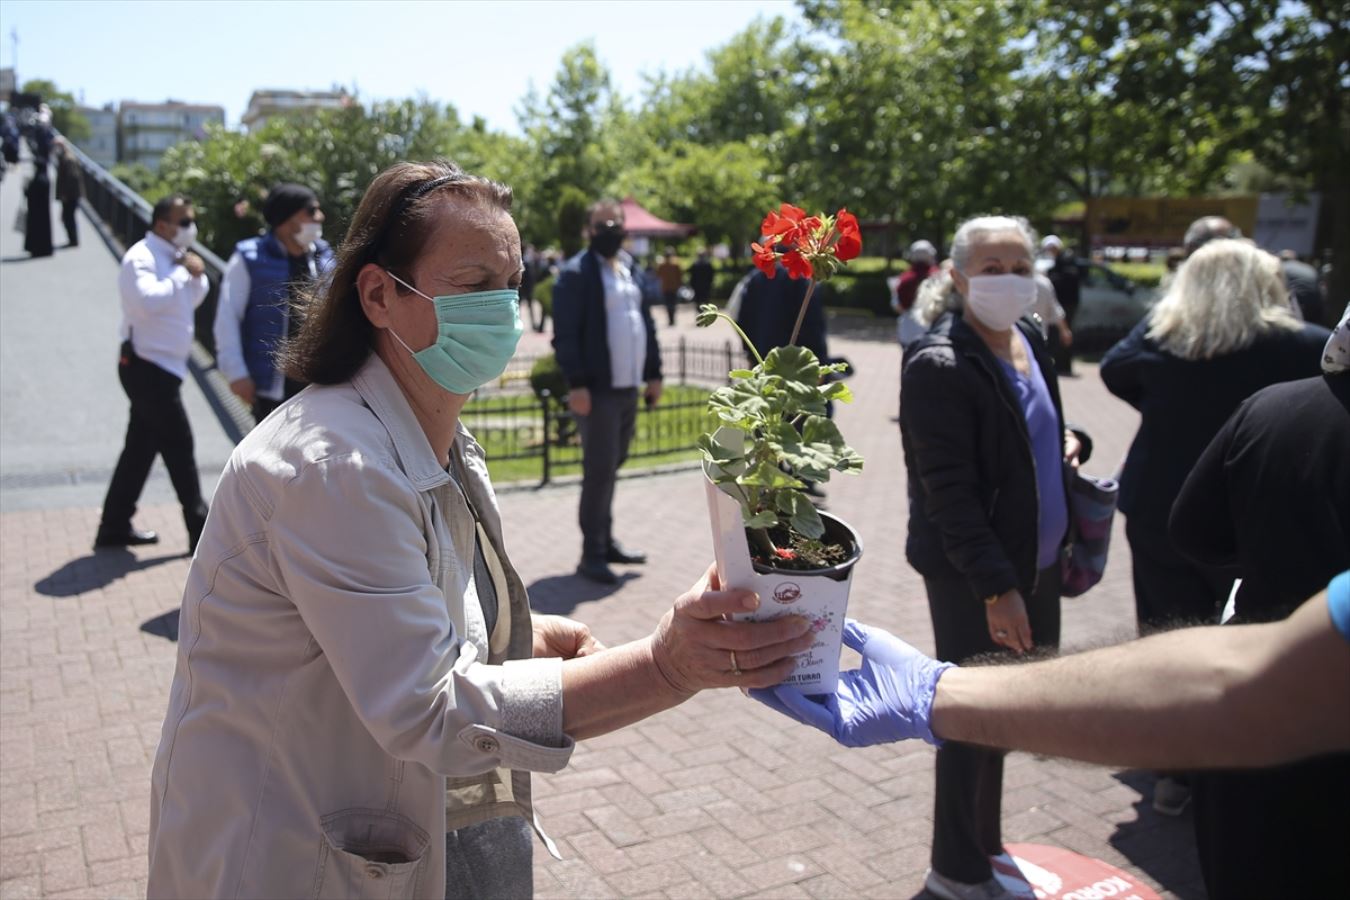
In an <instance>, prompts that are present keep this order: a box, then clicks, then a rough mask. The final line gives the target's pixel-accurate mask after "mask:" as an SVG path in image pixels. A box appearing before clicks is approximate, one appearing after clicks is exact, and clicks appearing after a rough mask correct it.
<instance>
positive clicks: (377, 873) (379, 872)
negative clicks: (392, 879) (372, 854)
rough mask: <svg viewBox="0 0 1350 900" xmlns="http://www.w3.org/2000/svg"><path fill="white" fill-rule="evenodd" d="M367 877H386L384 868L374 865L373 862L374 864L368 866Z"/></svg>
mask: <svg viewBox="0 0 1350 900" xmlns="http://www.w3.org/2000/svg"><path fill="white" fill-rule="evenodd" d="M366 877H367V878H383V877H384V869H381V868H380V867H379V866H377V865H373V864H372V865H369V866H366Z"/></svg>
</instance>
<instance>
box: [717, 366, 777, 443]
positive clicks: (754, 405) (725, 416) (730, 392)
mask: <svg viewBox="0 0 1350 900" xmlns="http://www.w3.org/2000/svg"><path fill="white" fill-rule="evenodd" d="M762 389H763V384H762V380H761V379H758V378H748V379H743V380H740V381H734V382H732V383H731V384H728V385H723V386H722V387H720V388H718V389H717V390H715V391H713V392H712V396H710V397H709V398H708V412H710V413H712V414H713V415H715V416H717V417H718V418H719V419H721V420H722V421H724V422H728V423H730V424H732V425H740V426H742V427H743V429H744V430H747V431H748V430H750V429H752V428H754V427H755V425H756V424H758V423H760V422H763V421H765V420H766V419H767V418H768V417H769V415H770V414H771V412H772V409H773V408H772V407H771V406H770V404H769V402H768V400H766V399H765V398H764V397H763V395H762Z"/></svg>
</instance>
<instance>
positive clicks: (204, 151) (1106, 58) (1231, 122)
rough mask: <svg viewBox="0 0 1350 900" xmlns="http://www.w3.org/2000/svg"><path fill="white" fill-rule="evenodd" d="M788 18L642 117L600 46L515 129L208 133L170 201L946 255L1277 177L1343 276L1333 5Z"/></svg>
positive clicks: (404, 110) (382, 126)
mask: <svg viewBox="0 0 1350 900" xmlns="http://www.w3.org/2000/svg"><path fill="white" fill-rule="evenodd" d="M798 3H799V6H800V8H801V10H802V13H803V20H804V22H803V23H802V24H800V25H789V24H787V23H785V22H784V21H783V20H781V19H775V18H761V19H759V20H757V21H755V22H753V23H752V24H751V25H749V26H748V27H746V28H745V29H744V30H742V31H741V32H739V33H737V34H734V35H732V36H730V37H729V38H728V40H726V42H725V43H723V44H722V45H720V46H719V47H717V48H715V49H713V50H712V51H710V52H709V53H708V54H707V56H706V58H705V60H704V61H703V63H702V64H701V65H699V66H695V67H692V68H689V69H686V70H683V71H677V72H655V73H651V74H649V75H648V76H647V82H646V85H645V87H644V89H643V91H642V92H641V95H640V96H639V97H637V98H634V99H632V100H628V101H626V100H625V99H624V98H622V97H620V96H619V95H618V94H617V93H616V92H615V90H614V88H613V80H612V78H611V75H610V73H609V70H608V69H607V67H606V66H605V63H604V61H603V60H602V59H601V58H600V56H599V54H598V53H597V50H596V48H595V46H594V45H593V44H591V43H583V44H579V45H577V46H573V47H570V48H568V49H567V50H566V51H564V52H563V54H562V56H561V58H560V60H559V64H558V68H557V70H556V73H555V75H554V77H553V79H552V80H551V81H550V83H549V84H548V85H547V86H545V87H544V88H543V89H541V90H536V89H534V88H531V90H530V92H529V93H528V94H527V95H526V96H525V97H524V98H523V99H522V101H521V103H520V106H519V107H518V109H517V115H518V119H519V123H520V128H521V132H522V134H523V136H515V135H509V134H503V133H499V132H494V131H492V130H490V129H488V128H487V127H486V125H485V124H484V123H483V122H482V121H481V120H478V121H474V122H470V123H464V122H462V121H460V119H459V117H458V115H457V114H456V112H455V110H454V109H453V108H451V107H447V106H442V105H439V104H437V103H435V102H432V101H430V100H428V99H426V98H425V97H423V98H417V99H410V100H404V101H399V102H392V103H379V104H374V105H373V106H371V107H369V108H362V107H359V106H358V107H353V108H351V109H348V110H343V111H341V112H336V113H329V114H325V115H319V116H314V117H311V118H307V119H302V120H284V119H283V120H276V121H274V122H272V123H269V125H268V127H266V128H264V129H263V130H262V131H261V132H260V133H258V134H255V135H238V134H232V133H229V132H225V131H223V130H217V131H213V132H212V133H211V137H210V138H209V140H207V141H205V142H203V143H201V144H185V145H182V146H180V147H178V148H175V149H174V150H172V151H170V153H169V154H168V155H167V156H166V157H165V162H164V165H165V169H164V179H166V182H165V183H167V180H170V179H171V180H173V181H174V187H176V188H186V189H187V190H189V191H191V192H193V193H194V194H196V195H198V196H199V201H200V202H201V203H202V204H203V208H204V209H207V208H209V210H210V215H209V216H207V217H204V221H205V222H209V223H210V224H209V225H208V226H206V227H204V229H203V230H204V232H206V231H207V230H208V228H209V229H210V233H211V234H212V235H218V236H219V239H220V240H221V241H228V240H233V239H235V238H236V236H239V235H242V234H246V233H251V232H252V231H253V230H255V229H256V228H257V227H259V225H260V222H259V220H258V219H257V214H256V209H257V206H258V201H259V200H260V199H261V197H262V195H263V194H264V193H265V191H266V189H267V187H268V186H269V185H270V183H271V182H272V181H274V180H279V179H281V178H288V179H294V180H298V181H303V182H305V183H307V184H311V185H313V186H314V187H315V188H316V190H318V191H319V193H320V194H321V196H322V197H323V199H324V204H325V208H326V210H327V211H328V212H329V216H330V225H329V232H330V233H332V234H334V235H337V236H340V235H341V232H342V230H343V229H344V228H345V224H346V221H347V220H348V218H349V216H350V213H351V210H352V209H353V207H354V206H355V203H356V201H357V199H358V198H359V197H360V195H361V192H362V191H364V189H365V187H366V185H367V184H369V182H370V180H371V178H373V177H374V175H375V174H376V173H377V172H378V171H380V170H381V169H382V168H384V167H385V166H387V165H389V164H390V163H392V162H393V161H395V160H398V159H424V158H429V157H433V156H447V157H449V158H452V159H455V160H457V161H458V162H460V163H461V164H462V165H464V166H465V167H466V168H468V169H470V170H472V171H477V172H480V173H482V174H485V175H488V176H489V177H493V178H496V179H498V180H500V181H503V182H505V183H507V184H510V185H511V186H512V187H513V188H514V191H515V198H516V199H515V215H516V219H517V222H518V224H519V226H520V229H521V234H522V237H523V238H524V239H525V240H528V241H531V242H533V243H535V244H539V245H545V246H557V245H561V246H563V248H564V249H565V250H569V251H570V250H572V249H574V248H575V247H577V246H579V244H578V243H577V242H578V241H579V235H578V234H577V222H576V217H577V214H576V210H577V208H578V207H579V206H580V205H581V203H582V199H581V198H584V200H585V202H586V203H589V202H591V201H593V200H595V199H597V198H599V197H601V196H606V195H613V196H625V195H630V194H631V195H632V196H634V197H635V198H636V199H637V200H638V201H639V202H640V203H642V204H643V205H644V206H647V207H648V208H650V209H651V210H652V211H653V212H655V213H656V214H657V215H660V216H663V217H665V218H669V219H674V220H678V221H684V222H693V223H696V224H697V225H699V226H700V228H701V230H702V235H701V238H702V239H704V240H707V241H709V242H715V241H727V242H728V243H730V244H731V245H732V246H733V247H735V248H736V249H737V250H739V249H741V248H742V247H743V246H744V242H745V241H746V240H747V239H748V238H750V237H751V236H752V233H753V231H754V229H755V227H756V224H757V219H758V216H759V215H760V213H761V212H762V210H763V209H765V208H768V207H769V206H772V205H773V202H774V201H775V200H777V199H781V196H783V195H791V196H793V197H794V198H798V199H800V200H801V201H803V202H806V203H808V204H809V205H813V206H821V207H828V208H836V207H839V206H845V207H847V208H848V209H850V210H851V211H853V212H854V213H856V214H857V215H859V216H860V217H861V218H863V219H864V220H872V221H884V222H890V223H892V224H893V227H894V228H896V229H897V231H898V234H897V236H898V237H900V238H902V239H904V240H909V239H913V238H917V237H926V238H928V239H930V240H933V241H935V242H937V243H938V244H939V245H941V244H943V243H945V241H946V240H947V239H949V237H950V235H951V233H952V231H953V229H954V228H955V226H956V224H957V222H958V221H960V220H961V219H963V218H965V217H967V216H970V215H974V214H976V213H981V212H1007V213H1020V214H1023V215H1027V216H1028V217H1030V218H1032V219H1033V221H1038V222H1039V223H1041V224H1043V225H1044V224H1049V222H1050V221H1051V219H1052V217H1054V216H1055V215H1056V214H1057V211H1062V210H1064V209H1066V208H1070V207H1073V206H1081V204H1082V203H1083V202H1084V201H1086V200H1090V199H1091V198H1094V197H1101V196H1107V195H1142V194H1164V195H1173V196H1185V195H1203V194H1205V193H1211V192H1218V191H1223V190H1231V189H1236V188H1238V187H1242V186H1244V185H1245V186H1251V185H1258V184H1260V185H1279V186H1280V187H1282V188H1284V189H1290V190H1294V191H1295V192H1298V191H1300V190H1320V191H1323V192H1324V207H1325V208H1326V210H1327V213H1326V217H1327V222H1328V223H1329V226H1330V227H1329V228H1327V229H1324V233H1326V234H1329V235H1330V238H1329V241H1330V243H1331V244H1332V245H1334V247H1335V248H1336V253H1337V259H1338V261H1339V264H1338V266H1337V269H1338V271H1339V272H1341V273H1342V274H1350V221H1347V218H1348V217H1350V196H1348V195H1347V191H1348V190H1350V188H1348V187H1347V179H1350V166H1348V165H1346V164H1345V161H1346V160H1347V159H1350V106H1348V105H1347V103H1346V97H1347V96H1350V93H1348V90H1350V24H1348V23H1347V16H1348V15H1350V14H1347V12H1346V8H1345V6H1344V4H1343V3H1336V2H1333V0H1284V2H1280V3H1271V2H1269V0H1075V2H1073V3H1063V2H1053V0H979V2H976V0H798ZM52 92H53V95H54V93H55V92H54V87H53V88H52ZM49 102H50V99H49ZM53 108H54V110H55V108H56V107H55V105H54V106H53ZM240 199H248V200H249V201H250V204H251V205H250V211H249V212H247V213H245V215H244V216H243V218H237V217H234V213H233V209H234V205H235V203H236V202H237V201H238V200H240ZM218 245H219V244H217V246H218ZM1341 292H1342V293H1350V288H1342V289H1341Z"/></svg>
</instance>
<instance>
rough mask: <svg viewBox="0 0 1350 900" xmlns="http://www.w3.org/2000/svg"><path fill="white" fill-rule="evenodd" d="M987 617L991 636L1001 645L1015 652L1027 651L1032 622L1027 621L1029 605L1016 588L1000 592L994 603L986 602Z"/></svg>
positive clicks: (1030, 646) (985, 612)
mask: <svg viewBox="0 0 1350 900" xmlns="http://www.w3.org/2000/svg"><path fill="white" fill-rule="evenodd" d="M984 615H985V618H986V619H987V620H988V622H989V638H990V639H991V640H992V641H993V642H994V643H995V644H998V645H999V646H1000V647H1007V648H1008V649H1009V650H1012V651H1013V652H1015V653H1026V652H1028V651H1029V650H1031V648H1032V647H1033V646H1035V645H1034V644H1032V643H1031V623H1030V622H1029V621H1027V605H1026V604H1025V603H1024V602H1022V594H1021V592H1020V591H1017V590H1016V589H1014V590H1011V591H1008V592H1007V593H1006V594H1000V595H999V597H998V599H997V600H995V601H994V602H993V603H986V604H985V607H984Z"/></svg>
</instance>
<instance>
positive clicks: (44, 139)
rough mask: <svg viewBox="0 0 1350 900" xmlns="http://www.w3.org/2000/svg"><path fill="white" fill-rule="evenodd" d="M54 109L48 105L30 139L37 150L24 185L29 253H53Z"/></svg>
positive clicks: (30, 254)
mask: <svg viewBox="0 0 1350 900" xmlns="http://www.w3.org/2000/svg"><path fill="white" fill-rule="evenodd" d="M51 121H52V119H51V110H49V109H47V106H46V105H45V104H44V105H43V106H42V109H41V111H40V112H39V113H38V117H37V122H36V123H34V125H33V137H32V139H31V140H30V141H29V142H28V143H29V147H30V148H31V149H32V151H33V177H32V179H30V180H29V182H28V184H27V185H26V186H25V187H24V202H25V204H26V205H27V212H26V215H25V218H24V232H23V234H24V237H23V249H24V250H26V251H28V255H29V256H33V257H39V256H51V255H52V251H53V246H52V180H51V174H50V171H49V168H50V166H51V148H52V140H53V134H52V125H51Z"/></svg>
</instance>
